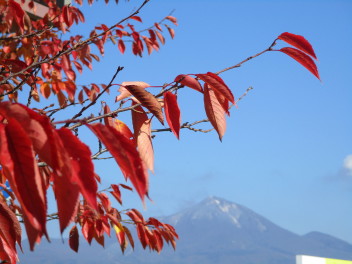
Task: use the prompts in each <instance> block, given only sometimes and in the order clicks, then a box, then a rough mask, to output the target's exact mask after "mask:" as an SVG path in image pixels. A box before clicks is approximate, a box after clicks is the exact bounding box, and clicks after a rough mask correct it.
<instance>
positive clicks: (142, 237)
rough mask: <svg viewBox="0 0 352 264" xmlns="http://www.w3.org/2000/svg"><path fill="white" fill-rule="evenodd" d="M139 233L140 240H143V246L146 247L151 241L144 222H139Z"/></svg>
mask: <svg viewBox="0 0 352 264" xmlns="http://www.w3.org/2000/svg"><path fill="white" fill-rule="evenodd" d="M137 235H138V238H139V240H140V241H141V244H142V247H143V248H144V249H145V248H146V247H147V245H148V244H149V241H148V237H147V234H146V232H145V229H144V226H143V225H142V224H137Z"/></svg>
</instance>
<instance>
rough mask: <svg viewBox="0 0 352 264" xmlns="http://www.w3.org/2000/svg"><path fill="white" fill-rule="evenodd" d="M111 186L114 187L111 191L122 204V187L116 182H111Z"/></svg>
mask: <svg viewBox="0 0 352 264" xmlns="http://www.w3.org/2000/svg"><path fill="white" fill-rule="evenodd" d="M111 188H112V190H113V191H112V192H110V193H111V194H112V195H113V196H114V197H115V199H116V200H117V201H118V202H119V203H120V204H121V205H122V199H121V192H120V188H119V186H118V185H116V184H111Z"/></svg>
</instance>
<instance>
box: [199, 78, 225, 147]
mask: <svg viewBox="0 0 352 264" xmlns="http://www.w3.org/2000/svg"><path fill="white" fill-rule="evenodd" d="M204 107H205V112H206V114H207V117H208V118H209V121H210V123H211V124H212V125H213V127H214V129H215V130H216V132H218V135H219V139H220V141H221V140H222V137H223V136H224V134H225V131H226V119H225V111H224V109H223V107H222V106H221V105H220V103H219V101H218V99H217V98H216V95H215V93H214V91H213V89H212V88H211V87H210V86H208V85H207V84H205V85H204Z"/></svg>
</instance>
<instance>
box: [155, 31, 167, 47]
mask: <svg viewBox="0 0 352 264" xmlns="http://www.w3.org/2000/svg"><path fill="white" fill-rule="evenodd" d="M155 34H156V35H157V36H158V39H159V40H160V42H161V43H162V44H163V45H164V44H165V38H164V36H163V35H162V34H161V33H160V32H159V31H155Z"/></svg>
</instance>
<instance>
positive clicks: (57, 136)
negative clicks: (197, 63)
mask: <svg viewBox="0 0 352 264" xmlns="http://www.w3.org/2000/svg"><path fill="white" fill-rule="evenodd" d="M45 2H46V4H47V5H48V10H49V11H48V13H47V14H46V15H45V16H44V17H43V18H41V19H39V20H36V21H33V20H31V19H30V18H29V17H28V15H27V14H26V13H25V12H24V11H23V10H22V8H21V5H20V4H18V3H17V2H15V1H14V0H0V33H2V34H3V35H6V37H3V38H1V44H2V45H1V49H0V67H1V68H0V99H1V100H3V99H4V98H5V96H7V97H8V99H9V101H7V102H0V166H1V170H0V172H1V182H0V184H1V186H4V183H5V181H8V182H9V184H10V187H11V189H12V193H11V195H12V198H13V199H11V201H10V202H6V201H5V199H3V197H2V195H0V259H3V260H8V261H9V262H11V263H16V261H17V251H16V243H17V244H19V245H20V242H21V228H20V224H19V220H18V219H17V217H16V215H15V214H16V213H18V214H19V215H21V216H22V220H23V222H24V226H25V229H26V232H27V235H28V239H29V242H30V247H31V249H33V248H34V246H35V243H39V242H40V240H41V238H42V236H46V237H48V234H47V230H46V222H47V213H48V208H47V201H46V199H47V198H46V193H47V191H48V189H49V188H50V187H51V188H52V189H53V192H54V194H55V197H56V201H57V208H58V219H59V224H60V230H61V232H62V231H63V230H64V229H66V228H67V227H68V226H69V225H70V224H72V223H75V224H74V226H73V227H72V228H71V231H70V240H69V243H70V247H71V248H72V249H73V250H75V251H78V247H79V228H78V227H80V228H81V233H82V235H83V237H84V238H85V239H86V240H87V241H88V242H89V243H91V241H92V240H93V239H95V240H96V241H97V242H98V243H100V244H102V245H104V235H105V234H107V235H109V236H110V235H111V228H112V229H113V230H114V231H115V233H116V236H117V240H118V241H119V243H120V245H121V249H122V250H123V251H124V250H125V248H126V246H127V244H128V242H129V243H130V244H131V246H132V247H134V241H133V238H132V236H131V234H130V231H129V229H128V228H127V225H125V224H123V223H124V220H123V219H122V216H121V213H120V212H119V211H118V210H117V209H116V208H114V207H112V205H111V202H110V198H109V196H108V194H109V195H111V196H110V197H114V198H115V199H116V200H117V202H119V203H120V204H122V198H121V192H120V187H122V188H127V189H130V187H128V186H126V185H123V184H120V185H116V184H112V185H111V188H110V189H109V190H110V192H109V193H108V192H106V193H105V192H98V182H99V176H98V175H96V173H95V171H94V165H93V162H92V154H91V151H90V149H89V148H88V146H87V145H86V144H84V143H83V142H82V141H80V139H79V138H78V137H77V136H76V135H74V134H73V133H72V132H71V130H69V129H67V128H65V127H62V128H56V127H55V126H54V125H53V124H52V123H51V121H50V119H49V118H48V117H47V116H45V115H44V114H43V111H42V112H40V113H38V112H36V111H34V110H32V109H30V108H28V107H26V106H23V105H21V104H18V103H16V102H17V100H18V91H21V89H22V86H23V85H24V84H26V85H27V86H29V87H30V88H31V96H32V97H33V98H34V99H35V100H38V101H39V98H40V96H39V94H42V96H43V97H44V98H48V97H49V96H50V95H51V94H52V93H53V94H55V95H56V96H57V98H58V101H59V105H60V106H61V107H64V106H65V105H66V103H67V100H68V101H70V102H74V101H75V99H76V94H77V90H78V87H82V88H81V90H80V91H79V93H78V96H77V97H78V101H79V102H80V103H83V102H84V100H85V97H87V98H88V99H89V100H90V101H92V102H95V101H96V99H97V97H98V95H100V93H101V91H102V90H103V91H106V89H107V88H108V87H107V86H105V85H97V84H94V83H93V84H90V85H83V86H78V85H77V84H76V72H78V73H81V72H82V71H83V67H84V66H85V67H87V68H89V69H91V68H92V62H93V59H94V60H97V61H98V60H99V57H98V56H97V55H95V54H93V53H92V51H91V45H95V46H96V48H97V49H98V51H99V53H100V55H104V46H105V44H106V43H107V41H108V40H111V42H112V43H114V44H116V45H117V47H118V49H119V51H120V52H121V53H124V52H125V50H126V45H125V44H126V40H129V41H131V42H132V45H131V50H132V53H133V54H134V55H137V56H142V54H143V52H144V50H145V48H146V50H147V51H148V53H149V54H151V53H152V51H153V50H156V51H158V50H159V48H160V45H162V44H164V43H165V37H164V36H163V35H162V33H163V32H164V31H163V30H167V31H168V33H169V34H170V36H171V37H172V38H173V37H174V34H175V33H174V30H173V29H172V28H171V27H170V26H169V25H168V24H166V23H164V21H168V22H169V23H170V22H171V23H173V24H174V25H177V21H176V18H174V17H172V16H167V17H166V18H164V19H163V20H162V21H161V22H160V23H155V24H154V25H153V26H152V27H149V28H148V29H147V30H136V29H135V25H133V24H132V22H134V21H136V22H138V23H141V22H142V19H141V18H140V17H139V16H136V15H133V16H130V17H128V19H126V24H121V23H117V24H116V25H114V26H112V27H108V26H107V25H105V24H102V25H100V26H97V27H95V28H94V30H93V31H92V32H91V34H90V36H89V38H88V39H84V38H83V37H82V36H80V35H77V36H72V37H70V38H69V39H68V40H62V39H61V38H60V33H61V32H63V33H64V32H66V31H69V30H70V28H71V27H72V26H73V25H74V24H75V23H76V24H78V23H80V22H84V16H83V14H82V13H81V12H80V11H79V9H78V8H76V7H73V6H64V7H63V8H60V7H58V6H56V4H55V1H51V0H46V1H45ZM76 2H77V3H79V4H82V2H81V1H80V0H76ZM88 2H89V3H90V4H91V3H92V2H93V0H89V1H88ZM31 6H32V8H33V2H32V1H30V2H29V7H30V8H31ZM144 32H147V35H144ZM278 39H280V40H283V41H285V42H287V43H288V44H290V45H292V46H293V47H295V48H291V47H285V48H282V49H280V50H279V51H281V52H283V53H285V54H287V55H289V56H290V57H292V58H293V59H295V60H296V61H298V62H299V63H300V64H302V65H303V66H304V67H305V68H307V69H308V70H309V71H310V72H311V73H313V74H314V75H315V76H316V77H317V78H319V74H318V70H317V67H316V65H315V62H314V60H313V59H316V56H315V53H314V51H313V49H312V47H311V45H310V44H309V42H308V41H307V40H306V39H305V38H303V37H302V36H299V35H294V34H291V33H287V32H286V33H283V34H281V35H280V36H279V37H278ZM271 50H273V49H268V50H267V51H271ZM311 57H312V58H313V59H312V58H311ZM182 86H187V87H189V88H191V89H194V90H196V91H197V92H199V93H200V94H202V96H203V100H204V108H205V112H206V115H207V117H208V119H209V121H210V123H211V125H212V126H213V127H214V129H215V130H216V131H217V133H218V136H219V138H220V140H222V137H223V136H224V133H225V130H226V119H225V117H226V115H229V110H230V107H231V106H232V105H234V104H235V98H234V95H233V93H232V91H231V90H230V88H229V87H228V86H227V84H226V83H225V82H224V80H223V79H222V78H220V77H219V76H218V74H216V73H212V72H207V73H203V74H186V75H184V74H181V75H178V76H177V77H176V78H175V79H174V82H173V83H171V84H169V85H165V86H164V87H163V90H162V91H161V92H160V93H159V94H158V95H153V94H152V93H150V92H148V91H147V89H146V88H148V87H149V85H148V84H147V83H144V82H125V83H122V85H121V86H120V92H121V94H120V95H119V96H118V97H117V98H116V101H119V100H123V99H125V98H127V97H130V96H133V97H132V98H131V106H130V109H131V118H132V126H133V132H132V131H131V130H130V128H128V126H127V125H126V124H124V123H123V122H122V121H120V120H118V119H116V118H114V117H112V116H113V115H110V113H111V110H110V109H109V107H108V106H107V105H105V106H104V116H105V118H104V123H105V124H102V123H89V124H88V123H85V125H86V127H88V128H89V129H90V130H91V131H92V132H93V133H94V134H95V136H96V137H97V139H98V140H99V141H100V142H101V143H102V144H103V145H105V147H106V149H107V151H108V152H109V153H110V154H111V155H112V157H113V158H114V159H115V161H116V163H117V164H118V166H119V168H120V169H121V172H122V174H123V176H124V178H125V179H126V180H129V181H130V182H131V183H132V185H133V187H134V189H135V190H136V191H137V193H138V195H139V196H140V198H141V200H142V201H144V199H145V197H147V196H148V170H150V171H152V172H153V171H154V150H153V145H152V135H151V125H152V119H153V118H154V117H155V118H156V119H157V120H158V121H159V122H160V123H161V124H162V125H164V124H165V120H166V122H167V124H168V126H169V127H170V130H171V131H172V132H173V133H174V134H175V136H176V137H177V138H179V137H180V129H181V128H182V125H181V111H180V108H179V106H178V102H177V93H176V91H177V90H178V89H179V88H181V87H182ZM164 117H165V118H164ZM81 122H82V123H84V122H85V121H84V120H83V121H82V120H81ZM82 197H83V200H81V198H82ZM15 201H16V202H17V204H16V203H15ZM126 215H127V216H128V217H129V219H130V223H131V224H133V225H135V226H136V229H137V234H138V238H139V240H140V241H141V243H142V246H143V247H144V248H146V247H149V248H150V249H151V250H155V251H158V252H160V250H161V249H162V248H163V241H165V242H167V243H170V244H171V245H172V246H173V247H175V239H177V238H178V237H177V234H176V232H175V230H174V229H173V227H171V226H170V225H167V224H164V223H161V222H159V221H158V220H156V219H154V218H150V219H148V220H145V219H144V218H143V216H142V215H141V214H140V213H139V212H138V211H137V210H135V209H132V210H130V211H128V212H127V213H126Z"/></svg>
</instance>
